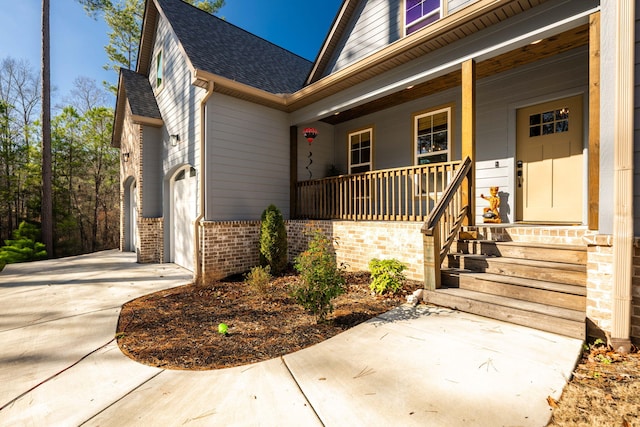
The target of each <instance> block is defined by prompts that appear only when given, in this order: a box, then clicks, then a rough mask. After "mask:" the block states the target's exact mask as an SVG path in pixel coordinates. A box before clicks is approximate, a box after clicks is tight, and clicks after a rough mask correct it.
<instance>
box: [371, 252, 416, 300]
mask: <svg viewBox="0 0 640 427" xmlns="http://www.w3.org/2000/svg"><path fill="white" fill-rule="evenodd" d="M406 268H407V266H406V265H404V264H403V263H401V262H400V261H398V260H397V259H383V260H379V259H376V258H374V259H372V260H371V261H369V270H370V271H371V284H370V285H369V288H370V289H371V290H372V291H373V292H375V293H376V294H378V295H382V294H384V293H392V294H394V293H396V292H398V291H399V290H400V289H402V285H403V284H404V281H405V280H406V277H405V275H404V274H403V273H402V272H403V271H404V270H405V269H406Z"/></svg>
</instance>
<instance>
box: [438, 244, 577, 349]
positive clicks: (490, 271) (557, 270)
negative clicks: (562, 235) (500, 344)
mask: <svg viewBox="0 0 640 427" xmlns="http://www.w3.org/2000/svg"><path fill="white" fill-rule="evenodd" d="M457 248H458V250H459V252H458V253H451V254H449V255H448V258H447V260H446V261H445V266H444V267H448V268H443V270H442V286H443V287H442V289H438V290H436V291H428V292H427V300H428V302H430V303H433V304H437V305H442V306H446V307H451V308H456V309H458V310H461V311H465V312H470V313H474V314H478V315H481V316H486V317H491V318H495V319H498V320H503V321H507V322H511V323H515V324H519V325H524V326H529V327H533V328H537V329H541V330H545V331H549V332H554V333H558V334H562V335H567V336H570V337H574V338H579V339H584V337H585V317H586V316H585V311H586V259H587V257H586V247H582V246H570V245H556V244H553V245H552V244H543V243H527V242H495V241H486V240H484V241H482V240H478V241H466V240H465V241H458V244H457Z"/></svg>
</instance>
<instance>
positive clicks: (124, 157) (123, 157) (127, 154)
mask: <svg viewBox="0 0 640 427" xmlns="http://www.w3.org/2000/svg"><path fill="white" fill-rule="evenodd" d="M122 161H123V162H125V163H126V162H128V161H129V153H122Z"/></svg>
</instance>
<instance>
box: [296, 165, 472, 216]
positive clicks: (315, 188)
mask: <svg viewBox="0 0 640 427" xmlns="http://www.w3.org/2000/svg"><path fill="white" fill-rule="evenodd" d="M461 164H462V162H460V161H455V162H447V163H437V164H432V165H421V166H410V167H405V168H396V169H383V170H377V171H372V172H365V173H360V174H355V175H341V176H336V177H330V178H324V179H317V180H310V181H302V182H298V183H297V186H296V200H297V203H296V211H295V216H296V217H297V218H307V219H347V220H371V221H426V220H427V218H428V216H429V213H430V212H431V211H432V210H433V209H434V208H435V207H436V206H437V204H438V202H439V201H440V200H441V198H442V197H443V195H444V192H445V189H446V188H447V185H448V184H449V182H450V181H451V179H452V178H453V176H454V175H455V173H456V171H457V170H458V169H459V168H460V165H461Z"/></svg>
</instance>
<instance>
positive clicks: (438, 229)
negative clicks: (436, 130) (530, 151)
mask: <svg viewBox="0 0 640 427" xmlns="http://www.w3.org/2000/svg"><path fill="white" fill-rule="evenodd" d="M471 177H472V175H471V159H470V158H469V157H467V158H466V159H464V161H463V162H462V164H461V165H460V167H459V168H458V169H457V171H456V174H455V176H453V177H452V179H451V181H450V182H449V185H448V186H447V188H446V189H445V191H444V193H443V195H442V197H441V198H440V199H439V200H438V203H437V205H436V206H435V208H434V209H433V210H432V211H431V213H430V214H429V217H428V218H427V221H426V222H425V224H424V226H423V227H422V233H423V236H424V237H423V239H424V283H425V288H426V289H429V290H434V289H437V288H439V287H440V280H441V274H440V267H441V266H442V262H443V261H444V259H445V258H446V256H447V254H448V253H449V248H450V247H451V244H452V243H453V241H454V240H455V237H456V235H457V234H458V231H460V227H461V226H462V224H463V222H464V219H465V217H467V215H468V214H469V210H470V203H471V202H470V196H469V195H470V194H471V185H472V183H471V181H472V179H471ZM465 183H466V185H464V184H465Z"/></svg>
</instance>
